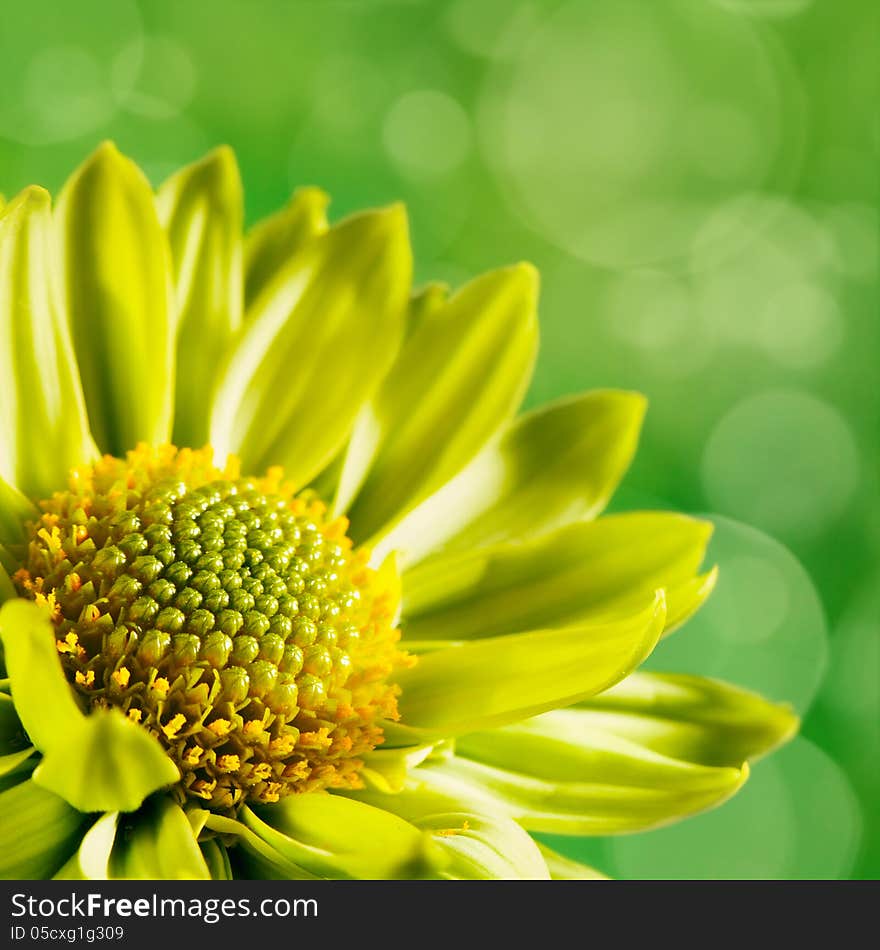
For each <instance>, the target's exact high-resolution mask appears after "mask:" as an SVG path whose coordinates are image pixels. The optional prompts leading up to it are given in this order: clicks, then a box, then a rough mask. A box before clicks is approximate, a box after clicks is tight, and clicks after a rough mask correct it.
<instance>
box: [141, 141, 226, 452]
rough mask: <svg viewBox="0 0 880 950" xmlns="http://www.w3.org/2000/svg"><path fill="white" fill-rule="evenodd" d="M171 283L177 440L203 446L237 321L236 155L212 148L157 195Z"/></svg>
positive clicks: (178, 442) (174, 176)
mask: <svg viewBox="0 0 880 950" xmlns="http://www.w3.org/2000/svg"><path fill="white" fill-rule="evenodd" d="M156 207H157V209H158V212H159V220H160V221H161V222H162V225H163V227H164V228H165V230H166V231H167V233H168V241H169V244H170V248H171V266H172V277H173V282H174V301H175V313H176V332H177V377H176V384H175V405H174V442H175V444H176V445H191V446H200V445H204V444H205V442H207V440H208V413H209V411H210V407H211V397H212V393H213V389H214V384H215V380H216V374H217V366H218V365H219V364H220V362H221V361H222V359H223V357H224V356H225V355H226V351H227V349H228V348H229V345H230V342H231V340H232V338H233V335H234V334H235V333H236V331H237V330H238V328H239V327H240V326H241V320H242V295H243V291H242V236H241V231H242V225H243V218H244V199H243V197H242V189H241V178H240V176H239V173H238V166H237V165H236V162H235V156H234V155H233V153H232V151H231V149H229V148H226V147H224V148H218V149H216V150H215V151H213V152H211V154H210V155H208V156H207V157H205V158H203V159H202V160H201V161H199V162H195V163H194V164H192V165H188V166H187V167H186V168H183V169H181V170H180V171H179V172H177V173H176V174H174V175H173V176H172V177H171V178H169V179H168V181H166V182H165V184H163V185H162V187H161V188H160V189H159V193H158V195H157V197H156Z"/></svg>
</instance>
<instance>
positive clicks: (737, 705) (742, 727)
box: [579, 673, 799, 766]
mask: <svg viewBox="0 0 880 950" xmlns="http://www.w3.org/2000/svg"><path fill="white" fill-rule="evenodd" d="M580 709H581V710H582V712H580V711H579V714H580V715H583V716H584V717H585V718H586V719H587V721H589V722H590V723H592V724H595V725H596V726H597V727H600V728H602V729H604V730H606V731H608V732H612V733H614V734H615V735H618V736H621V737H623V738H625V739H629V740H631V741H633V742H638V743H640V744H643V745H646V746H647V747H649V748H651V749H653V750H654V751H655V752H657V753H659V754H662V755H669V756H675V757H676V758H680V759H685V760H687V761H690V762H698V763H700V764H702V765H715V766H726V765H731V766H735V765H738V764H739V763H740V762H743V761H744V760H746V759H756V758H760V757H761V756H763V755H766V754H767V753H768V752H770V751H771V750H772V749H775V748H776V747H777V746H779V745H781V744H782V743H784V742H787V741H788V740H789V739H790V738H791V737H792V736H793V735H794V734H795V732H796V731H797V728H798V725H799V722H798V718H797V716H795V714H794V712H793V711H792V710H791V708H790V707H789V706H786V705H779V704H777V703H771V702H768V701H767V700H766V699H763V698H762V697H761V696H758V695H757V694H755V693H751V692H749V691H748V690H744V689H740V688H739V687H736V686H730V685H728V684H727V683H722V682H719V681H718V680H711V679H705V678H703V677H699V676H686V675H675V674H665V673H664V674H661V673H635V674H633V675H632V676H630V677H628V678H627V679H626V680H625V681H623V682H622V683H619V684H618V685H617V686H615V687H614V688H613V689H611V690H609V691H608V692H606V693H603V694H602V695H601V696H595V697H593V698H592V699H590V700H589V701H588V702H586V703H584V704H583V705H582V706H581V707H580Z"/></svg>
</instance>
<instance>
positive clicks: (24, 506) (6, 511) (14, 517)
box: [0, 478, 39, 545]
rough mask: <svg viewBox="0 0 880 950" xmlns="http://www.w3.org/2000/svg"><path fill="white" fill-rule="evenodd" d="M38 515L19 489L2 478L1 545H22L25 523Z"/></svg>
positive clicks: (0, 495)
mask: <svg viewBox="0 0 880 950" xmlns="http://www.w3.org/2000/svg"><path fill="white" fill-rule="evenodd" d="M38 514H39V512H38V511H37V508H36V507H35V506H34V505H33V504H32V503H31V502H30V501H29V500H28V499H27V498H26V497H25V496H24V495H23V494H22V493H21V492H20V491H19V490H18V489H17V488H13V487H12V485H10V484H9V483H8V482H6V481H4V480H3V478H0V544H2V545H19V544H22V542H23V541H24V540H25V532H24V524H25V522H26V521H30V520H33V519H35V518H36V517H37V516H38Z"/></svg>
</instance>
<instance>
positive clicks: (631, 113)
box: [481, 0, 801, 267]
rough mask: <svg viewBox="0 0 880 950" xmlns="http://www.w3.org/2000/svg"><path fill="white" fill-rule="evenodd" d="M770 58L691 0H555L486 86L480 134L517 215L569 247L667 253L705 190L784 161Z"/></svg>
mask: <svg viewBox="0 0 880 950" xmlns="http://www.w3.org/2000/svg"><path fill="white" fill-rule="evenodd" d="M697 38H699V39H698V41H696V40H697ZM777 59H778V57H776V56H775V55H774V53H773V51H771V50H770V49H769V48H768V46H767V44H766V43H765V42H764V41H763V39H762V37H761V35H760V34H759V33H758V32H757V31H756V30H755V29H754V28H753V27H752V25H751V24H750V22H749V21H748V20H746V19H744V18H742V17H739V16H735V15H731V14H729V13H727V12H726V11H724V10H722V9H720V8H718V7H713V6H710V5H708V4H706V3H705V2H703V0H674V2H671V3H669V4H664V5H662V6H661V5H653V4H650V5H646V4H643V3H638V2H635V0H619V2H616V3H614V4H584V3H578V2H575V3H569V4H566V5H565V6H563V7H561V8H559V9H558V10H556V11H555V12H554V13H553V15H552V16H550V17H548V18H547V20H546V21H545V22H544V23H542V24H541V27H540V29H539V30H537V31H535V33H534V36H533V37H532V38H530V39H529V40H528V42H525V43H524V45H523V48H522V50H521V51H520V53H519V56H518V57H517V59H516V62H515V64H514V65H513V66H512V67H511V68H509V69H508V68H505V69H502V70H499V71H498V74H497V75H496V77H495V80H494V81H493V82H491V83H490V84H489V86H488V87H487V91H486V95H485V99H484V105H483V110H482V130H481V131H482V139H483V144H484V148H485V150H486V153H487V155H488V157H489V159H490V161H491V162H492V163H493V165H494V167H495V168H496V169H497V171H498V174H499V176H500V177H501V178H502V180H503V181H504V184H505V185H506V186H508V188H509V189H510V193H511V198H512V200H513V201H515V202H516V207H517V209H518V210H520V211H521V213H522V214H523V215H524V216H525V217H526V219H527V221H528V222H529V224H531V225H532V226H533V227H534V228H535V229H536V230H537V231H538V232H539V233H541V234H542V235H543V236H544V237H546V238H547V239H549V240H551V241H552V242H554V243H556V244H558V245H559V246H560V247H562V248H564V249H565V250H566V251H568V252H569V253H571V254H574V255H575V256H577V257H580V258H582V259H584V260H586V261H590V262H594V263H598V264H601V265H604V266H610V267H624V266H634V265H644V264H646V263H651V262H656V261H661V260H670V259H678V258H680V257H682V256H684V255H686V254H687V252H688V249H689V247H690V244H691V242H692V240H693V237H694V235H695V233H696V232H697V231H698V229H699V228H700V226H701V225H702V224H703V223H704V222H705V220H706V218H707V216H708V215H709V214H711V212H712V211H713V210H714V208H715V207H716V206H717V204H718V203H719V202H721V201H723V200H724V199H725V198H727V197H729V196H731V195H735V194H737V193H739V192H741V191H744V190H751V189H755V188H757V187H759V186H762V185H766V184H768V183H769V182H776V183H777V184H778V183H783V182H785V181H786V180H787V178H788V176H789V174H790V170H791V168H792V167H793V166H794V165H795V164H796V163H797V160H798V153H799V148H800V136H801V130H800V128H797V127H796V128H789V127H788V126H789V124H790V123H794V124H795V126H797V124H798V122H799V111H798V109H797V108H796V106H795V105H794V104H793V103H792V102H789V101H788V100H789V99H791V100H793V102H794V101H796V99H797V95H796V91H795V92H792V91H791V89H790V88H789V85H790V83H791V81H792V80H791V76H790V75H789V73H788V72H787V71H786V70H784V69H782V67H781V65H780V63H779V62H778V61H777ZM734 75H735V76H736V77H737V79H736V82H735V83H731V82H730V81H729V78H728V77H730V76H734ZM695 88H696V89H699V91H700V99H701V102H700V103H695V102H694V101H693V100H694V89H695ZM685 116H686V117H687V118H686V119H685Z"/></svg>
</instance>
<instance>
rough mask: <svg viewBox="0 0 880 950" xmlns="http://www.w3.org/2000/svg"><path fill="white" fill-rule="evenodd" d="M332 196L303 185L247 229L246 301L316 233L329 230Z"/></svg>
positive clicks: (252, 300)
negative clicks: (271, 213) (269, 213)
mask: <svg viewBox="0 0 880 950" xmlns="http://www.w3.org/2000/svg"><path fill="white" fill-rule="evenodd" d="M329 202H330V198H329V196H328V195H327V194H325V193H324V192H323V191H321V190H320V188H300V189H298V190H297V191H295V192H294V194H293V197H292V198H291V199H290V201H289V202H288V204H287V206H286V207H285V208H282V209H281V211H279V212H277V213H276V214H273V215H272V216H271V217H269V218H264V219H263V220H262V221H260V222H259V223H258V224H256V225H254V227H253V228H252V229H251V230H250V231H249V232H248V235H247V238H246V239H245V244H244V274H245V281H244V288H245V289H244V293H245V304H246V306H247V307H248V308H250V306H251V304H253V302H254V301H255V300H256V299H257V297H259V295H260V293H261V291H262V290H263V289H264V288H265V287H266V286H267V285H268V284H269V283H271V281H272V279H273V278H274V277H275V276H276V274H278V272H279V271H281V270H282V269H283V268H284V267H285V265H287V264H288V263H289V262H290V260H291V259H292V258H293V256H294V255H295V254H297V253H298V252H299V251H300V250H301V249H302V248H303V246H304V245H306V244H307V243H308V242H309V241H310V240H311V239H312V238H313V237H317V235H319V234H322V233H323V232H324V231H326V230H327V215H326V211H327V205H328V204H329Z"/></svg>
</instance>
